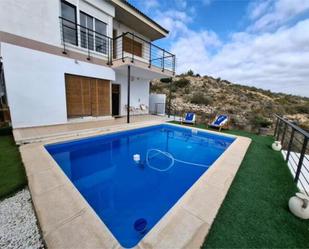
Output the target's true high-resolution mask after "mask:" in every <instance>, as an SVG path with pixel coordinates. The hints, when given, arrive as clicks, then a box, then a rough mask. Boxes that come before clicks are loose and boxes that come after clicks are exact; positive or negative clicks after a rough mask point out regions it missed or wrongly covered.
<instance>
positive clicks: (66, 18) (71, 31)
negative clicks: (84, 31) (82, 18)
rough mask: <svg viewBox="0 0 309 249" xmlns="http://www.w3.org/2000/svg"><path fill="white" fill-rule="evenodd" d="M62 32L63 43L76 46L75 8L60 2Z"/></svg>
mask: <svg viewBox="0 0 309 249" xmlns="http://www.w3.org/2000/svg"><path fill="white" fill-rule="evenodd" d="M61 16H62V18H63V19H62V32H63V41H64V42H68V43H71V44H73V45H76V46H77V45H78V42H77V25H76V8H75V6H73V5H71V4H69V3H67V2H65V1H61Z"/></svg>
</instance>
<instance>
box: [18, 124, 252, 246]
mask: <svg viewBox="0 0 309 249" xmlns="http://www.w3.org/2000/svg"><path fill="white" fill-rule="evenodd" d="M163 123H164V122H161V121H155V122H147V123H134V124H126V125H123V126H118V127H111V128H110V129H108V130H104V131H100V132H94V133H93V134H83V135H79V136H72V137H65V138H58V139H52V140H49V141H44V142H39V143H32V144H27V145H22V146H20V152H21V156H22V160H23V163H24V166H25V169H26V174H27V178H28V184H29V189H30V193H31V196H32V201H33V204H34V208H35V212H36V215H37V218H38V221H39V224H40V227H41V230H42V234H43V239H44V241H45V243H46V245H47V247H48V248H49V249H51V248H106V249H112V248H123V247H122V246H121V245H120V244H119V242H118V241H117V240H116V238H115V237H114V236H113V234H112V233H111V232H110V231H109V229H108V228H107V227H106V225H105V224H104V223H103V222H102V221H101V219H100V218H99V217H98V215H97V214H96V213H95V211H94V210H93V209H92V208H91V206H90V205H89V204H88V203H87V201H86V200H85V199H84V198H83V196H82V195H81V194H80V193H79V191H78V190H77V189H76V188H75V186H74V185H73V183H72V182H71V181H70V180H69V178H68V177H67V176H66V175H65V173H64V172H63V171H62V170H61V168H60V167H59V166H58V164H57V163H56V162H55V161H54V159H53V158H52V156H51V155H50V154H49V153H48V152H47V150H46V149H45V148H44V146H45V145H47V144H53V143H58V142H64V141H70V140H75V139H81V138H86V137H92V136H97V135H103V134H110V133H113V132H119V131H126V130H131V129H137V128H142V127H148V126H153V125H158V124H163ZM168 125H171V126H178V127H182V128H187V129H195V130H200V131H202V132H208V133H213V134H217V135H220V136H227V137H233V138H236V139H235V140H234V141H233V143H232V144H231V145H230V146H229V148H228V149H227V150H226V151H225V152H223V154H222V155H221V156H220V157H219V158H218V159H217V160H216V161H215V162H214V163H213V165H212V167H210V168H209V169H208V170H207V171H206V172H205V173H204V174H203V175H202V176H201V177H200V178H199V179H198V180H197V181H196V182H195V183H194V184H193V185H192V186H191V187H190V189H189V190H188V191H187V192H186V193H185V194H184V195H183V196H182V197H181V198H180V199H179V200H178V201H177V202H176V204H175V205H174V206H173V207H172V208H171V209H170V210H169V211H168V212H167V213H166V214H165V215H164V216H163V217H162V218H161V219H160V220H159V222H158V223H157V224H156V225H155V226H154V227H153V228H152V229H151V231H149V233H148V234H147V235H146V236H145V237H144V238H143V239H142V240H141V241H140V242H139V243H138V244H137V246H135V247H134V248H140V249H152V248H156V249H160V248H162V249H166V248H190V249H191V248H200V246H201V245H202V243H203V241H204V239H205V236H206V235H207V233H208V231H209V229H210V227H211V224H212V222H213V221H214V218H215V216H216V214H217V212H218V210H219V208H220V206H221V204H222V202H223V200H224V198H225V196H226V194H227V192H228V190H229V187H230V185H231V183H232V181H233V179H234V177H235V175H236V173H237V170H238V168H239V166H240V164H241V162H242V160H243V158H244V156H245V154H246V151H247V149H248V147H249V145H250V143H251V139H249V138H247V137H241V136H235V135H230V134H222V133H219V132H215V131H208V130H204V129H199V128H195V127H187V126H182V125H178V124H170V123H169V124H168Z"/></svg>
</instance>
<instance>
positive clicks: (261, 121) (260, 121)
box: [252, 115, 271, 128]
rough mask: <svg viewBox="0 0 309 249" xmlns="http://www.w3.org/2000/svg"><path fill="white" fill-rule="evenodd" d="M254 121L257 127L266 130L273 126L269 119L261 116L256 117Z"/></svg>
mask: <svg viewBox="0 0 309 249" xmlns="http://www.w3.org/2000/svg"><path fill="white" fill-rule="evenodd" d="M252 121H253V125H254V126H255V127H264V128H266V127H268V126H270V125H271V122H270V121H269V120H268V119H266V118H264V117H263V116H259V115H258V116H255V117H254V118H253V120H252Z"/></svg>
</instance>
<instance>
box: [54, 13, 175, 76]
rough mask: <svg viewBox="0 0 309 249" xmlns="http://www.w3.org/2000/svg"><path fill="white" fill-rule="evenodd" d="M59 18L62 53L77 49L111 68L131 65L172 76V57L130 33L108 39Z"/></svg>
mask: <svg viewBox="0 0 309 249" xmlns="http://www.w3.org/2000/svg"><path fill="white" fill-rule="evenodd" d="M59 19H60V30H61V37H62V45H63V53H64V54H67V52H68V50H70V49H73V50H74V49H78V50H79V51H82V52H84V53H85V54H87V59H88V60H91V58H93V57H99V58H101V59H103V60H105V61H106V64H107V65H110V66H113V67H118V66H121V65H124V64H129V63H133V64H135V65H138V66H139V67H144V68H148V69H149V70H152V71H155V72H160V73H161V74H162V75H166V76H172V75H174V74H175V61H176V59H175V55H173V54H172V53H170V52H168V51H166V50H165V49H163V48H160V47H159V46H157V45H155V44H153V43H151V42H149V41H147V40H145V39H143V38H141V37H139V36H137V35H135V34H134V33H131V32H126V33H123V34H122V35H120V36H117V37H114V38H111V37H108V36H106V35H104V34H101V33H98V32H96V31H95V30H92V29H89V28H86V27H84V26H81V25H79V24H77V23H74V22H71V21H69V20H67V19H64V18H62V17H59Z"/></svg>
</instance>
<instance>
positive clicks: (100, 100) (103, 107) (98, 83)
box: [91, 79, 110, 116]
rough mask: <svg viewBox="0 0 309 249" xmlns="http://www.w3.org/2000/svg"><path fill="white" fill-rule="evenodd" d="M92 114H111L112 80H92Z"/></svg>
mask: <svg viewBox="0 0 309 249" xmlns="http://www.w3.org/2000/svg"><path fill="white" fill-rule="evenodd" d="M91 95H92V99H91V100H92V102H91V107H92V115H93V116H104V115H110V82H109V81H107V80H101V79H92V80H91Z"/></svg>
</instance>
